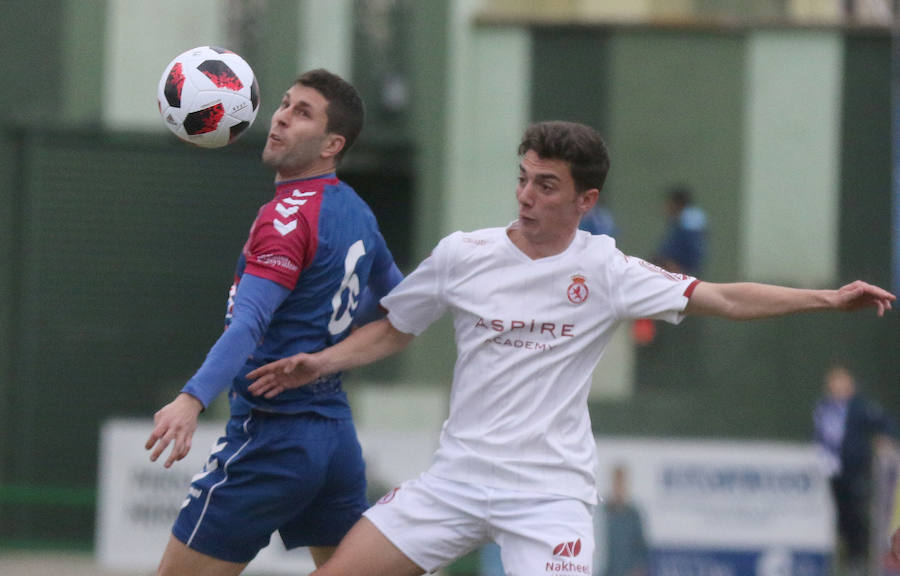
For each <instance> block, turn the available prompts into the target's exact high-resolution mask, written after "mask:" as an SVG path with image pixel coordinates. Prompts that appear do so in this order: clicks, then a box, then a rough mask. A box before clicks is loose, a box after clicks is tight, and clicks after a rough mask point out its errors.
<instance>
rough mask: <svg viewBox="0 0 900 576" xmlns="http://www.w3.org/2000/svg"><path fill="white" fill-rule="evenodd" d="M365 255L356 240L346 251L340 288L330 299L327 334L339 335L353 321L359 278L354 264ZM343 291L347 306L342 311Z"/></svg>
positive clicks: (360, 243) (362, 247)
mask: <svg viewBox="0 0 900 576" xmlns="http://www.w3.org/2000/svg"><path fill="white" fill-rule="evenodd" d="M365 254H366V247H365V246H364V245H363V241H362V240H357V241H356V242H354V243H353V245H352V246H350V249H349V250H347V257H346V258H344V278H343V279H342V280H341V286H340V288H338V289H337V292H335V293H334V296H332V297H331V320H330V321H329V322H328V332H330V333H331V334H334V335H337V334H340V333H341V332H343V331H344V330H346V329H347V328H348V327H349V326H350V323H351V322H352V321H353V314H352V312H353V311H354V310H356V307H357V306H358V305H359V276H357V275H356V263H357V262H359V259H360V258H362V257H363V256H364V255H365ZM344 290H347V291H348V294H347V305H346V306H345V307H343V309H342V307H341V302H342V301H343V295H344ZM338 314H340V317H338Z"/></svg>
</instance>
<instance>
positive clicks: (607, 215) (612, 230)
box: [578, 192, 619, 238]
mask: <svg viewBox="0 0 900 576" xmlns="http://www.w3.org/2000/svg"><path fill="white" fill-rule="evenodd" d="M578 229H579V230H584V231H585V232H590V233H591V234H605V235H607V236H609V237H610V238H615V237H616V235H617V234H618V233H619V229H618V228H617V227H616V220H615V218H613V215H612V212H611V211H610V209H609V208H608V207H607V205H606V193H605V192H601V193H600V196H599V197H598V198H597V203H596V204H594V207H593V208H591V209H590V210H588V211H587V213H586V214H585V215H584V216H582V217H581V221H580V222H579V223H578Z"/></svg>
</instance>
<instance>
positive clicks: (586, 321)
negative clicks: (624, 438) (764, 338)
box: [381, 228, 697, 504]
mask: <svg viewBox="0 0 900 576" xmlns="http://www.w3.org/2000/svg"><path fill="white" fill-rule="evenodd" d="M696 282H697V281H696V280H695V279H694V278H692V277H689V276H683V275H680V274H671V273H669V272H666V271H664V270H662V269H660V268H658V267H656V266H653V265H652V264H649V263H647V262H645V261H644V260H641V259H639V258H634V257H631V256H626V255H625V254H623V253H622V252H620V251H619V250H618V249H617V248H616V246H615V241H614V240H613V239H612V238H610V237H608V236H593V235H591V234H589V233H587V232H583V231H578V232H577V233H576V236H575V239H574V240H573V241H572V243H571V244H570V245H569V247H568V248H567V249H566V250H565V251H564V252H562V253H560V254H557V255H555V256H550V257H547V258H540V259H537V260H532V259H531V258H529V257H528V256H526V255H525V254H524V253H523V252H522V251H520V250H519V249H518V248H517V247H516V246H515V245H514V244H513V243H512V241H511V240H510V239H509V237H508V236H507V233H506V229H505V228H487V229H483V230H477V231H475V232H470V233H462V232H456V233H454V234H451V235H450V236H447V237H446V238H444V239H443V240H441V242H440V243H439V244H438V245H437V247H436V248H435V249H434V251H433V252H432V254H431V255H430V256H429V257H428V258H426V259H425V260H424V261H423V262H422V263H421V264H420V265H419V267H418V268H417V269H416V270H415V271H413V273H412V274H410V275H409V276H408V277H407V278H406V279H404V280H403V281H402V282H401V283H400V284H399V285H398V286H397V287H396V288H394V290H393V291H392V292H391V293H390V294H389V295H388V296H386V297H385V298H384V299H382V301H381V303H382V305H383V306H384V307H385V308H386V309H387V310H388V319H389V320H390V322H391V324H392V325H393V326H394V327H395V328H397V329H398V330H400V331H402V332H406V333H410V334H420V333H421V332H422V331H424V330H425V329H426V328H427V327H428V326H429V325H430V324H431V323H432V322H434V321H435V320H437V319H438V318H439V317H440V316H442V315H443V314H444V312H445V311H447V310H450V311H451V313H452V314H453V322H454V328H455V338H456V347H457V360H456V366H455V368H454V374H453V386H452V389H451V393H450V411H449V416H448V418H447V420H446V421H445V422H444V425H443V428H442V431H441V437H440V445H439V447H438V450H437V452H436V453H435V456H434V461H433V463H432V466H431V468H430V469H429V472H430V473H431V474H434V475H435V476H439V477H444V478H448V479H450V480H457V481H462V482H473V483H479V484H483V485H486V486H493V487H498V488H505V489H510V490H521V491H531V492H541V493H551V494H559V495H564V496H570V497H574V498H578V499H581V500H584V501H586V502H589V503H592V504H593V503H596V501H597V491H596V482H595V477H594V470H595V466H596V455H595V450H594V436H593V432H592V430H591V422H590V415H589V413H588V408H587V398H588V392H589V390H590V386H591V375H592V372H593V370H594V367H595V366H596V364H597V361H598V360H599V359H600V356H601V354H602V353H603V350H604V349H605V348H606V346H607V344H608V342H609V340H610V338H611V337H612V334H613V332H614V330H615V328H616V326H617V325H618V324H619V323H620V322H622V321H627V320H632V319H637V318H653V319H658V320H664V321H667V322H672V323H678V322H680V321H681V320H682V318H683V311H684V308H685V306H687V302H688V297H689V295H690V292H691V290H692V289H693V286H694V285H695V284H696Z"/></svg>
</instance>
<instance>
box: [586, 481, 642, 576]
mask: <svg viewBox="0 0 900 576" xmlns="http://www.w3.org/2000/svg"><path fill="white" fill-rule="evenodd" d="M611 481H612V485H611V489H610V494H609V496H607V497H606V498H605V499H604V501H603V503H602V504H601V505H600V506H598V507H597V512H596V513H595V514H594V538H595V539H596V546H595V547H594V549H595V550H596V553H595V554H596V556H595V559H594V576H645V575H646V574H648V573H649V549H648V547H647V539H646V538H645V536H644V521H643V517H642V515H641V512H640V510H639V509H638V507H637V506H636V505H635V503H634V502H632V500H631V496H630V495H629V492H628V468H626V467H625V465H623V464H617V465H616V466H614V467H613V469H612V472H611Z"/></svg>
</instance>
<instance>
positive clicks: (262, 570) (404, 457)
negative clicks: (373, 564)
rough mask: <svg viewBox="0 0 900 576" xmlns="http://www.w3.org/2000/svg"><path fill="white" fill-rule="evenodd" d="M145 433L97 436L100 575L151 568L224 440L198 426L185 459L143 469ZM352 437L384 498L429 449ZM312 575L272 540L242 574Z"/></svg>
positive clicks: (303, 559)
mask: <svg viewBox="0 0 900 576" xmlns="http://www.w3.org/2000/svg"><path fill="white" fill-rule="evenodd" d="M152 430H153V422H152V421H150V420H143V419H141V420H125V419H120V420H111V421H108V422H106V423H105V424H104V426H103V429H102V431H101V438H100V462H99V474H98V502H97V530H96V542H95V550H96V554H97V557H98V561H99V563H100V565H102V566H103V567H105V568H109V569H112V570H122V571H135V570H138V571H147V572H148V573H149V572H150V571H153V570H155V569H156V567H157V565H158V564H159V560H160V558H161V557H162V552H163V550H164V549H165V546H166V543H167V542H168V540H169V534H170V533H171V529H172V523H173V522H174V520H175V517H176V516H177V515H178V511H179V509H180V507H181V503H182V502H183V501H184V499H185V498H186V497H187V490H188V486H189V484H190V482H191V477H192V476H193V475H194V474H196V473H197V472H199V471H200V470H201V469H202V467H203V464H204V463H205V462H206V460H207V459H208V457H209V448H210V447H211V446H212V445H213V444H214V442H215V441H216V439H218V438H219V437H220V436H221V435H223V434H224V432H225V422H202V423H201V424H200V426H199V427H198V428H197V431H196V433H195V434H194V440H193V447H192V449H191V452H190V453H189V454H188V456H187V457H186V458H185V459H184V460H181V461H180V462H176V463H175V464H173V465H172V467H171V468H169V469H166V468H164V467H163V465H162V460H163V459H164V457H165V456H163V457H161V458H160V460H161V461H157V462H155V463H154V462H150V458H149V454H150V453H149V452H147V451H146V450H144V443H145V442H146V441H147V437H148V436H149V435H150V432H151V431H152ZM359 436H360V443H361V444H362V446H363V454H364V457H365V458H366V463H367V477H368V479H369V484H370V485H371V486H372V487H378V488H383V489H384V490H385V491H386V490H387V489H388V488H391V487H392V486H395V485H397V484H399V483H400V482H401V481H403V480H406V479H408V478H412V477H414V476H418V475H419V474H420V473H421V472H423V471H424V470H425V469H426V468H427V467H428V465H429V463H430V461H431V454H432V453H433V452H434V448H435V436H434V435H432V434H416V433H411V432H410V431H409V430H385V431H366V432H364V431H359ZM167 453H168V452H167ZM167 453H166V454H167ZM378 488H376V489H378ZM313 568H314V566H313V563H312V559H311V558H310V556H309V552H308V551H307V550H306V549H305V548H303V549H298V550H291V551H287V550H285V549H284V544H283V543H282V542H281V539H280V538H279V537H278V535H277V533H276V534H275V535H274V536H273V537H272V543H271V544H270V545H269V546H268V547H267V548H265V549H264V550H262V551H261V552H260V553H259V555H258V556H257V557H256V558H255V559H254V560H253V561H252V562H251V563H250V565H249V566H248V567H247V570H246V572H245V573H246V574H291V575H294V576H296V575H297V574H306V573H309V572H311V571H312V570H313Z"/></svg>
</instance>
